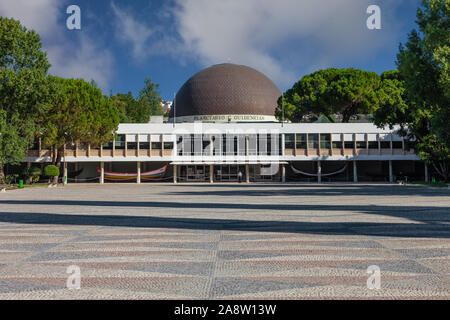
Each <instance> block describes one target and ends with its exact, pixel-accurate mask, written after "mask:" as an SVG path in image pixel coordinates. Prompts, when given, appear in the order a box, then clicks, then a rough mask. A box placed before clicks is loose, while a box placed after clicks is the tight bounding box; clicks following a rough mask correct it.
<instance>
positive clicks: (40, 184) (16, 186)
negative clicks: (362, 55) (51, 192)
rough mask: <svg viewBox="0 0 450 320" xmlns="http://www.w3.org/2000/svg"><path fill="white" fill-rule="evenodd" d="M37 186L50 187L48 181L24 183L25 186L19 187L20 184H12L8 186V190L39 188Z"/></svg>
mask: <svg viewBox="0 0 450 320" xmlns="http://www.w3.org/2000/svg"><path fill="white" fill-rule="evenodd" d="M37 187H48V182H41V183H33V184H24V185H23V188H19V185H18V184H16V185H13V186H10V187H6V190H17V189H25V188H37Z"/></svg>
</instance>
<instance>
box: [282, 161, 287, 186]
mask: <svg viewBox="0 0 450 320" xmlns="http://www.w3.org/2000/svg"><path fill="white" fill-rule="evenodd" d="M281 182H282V183H286V167H285V165H284V164H282V165H281Z"/></svg>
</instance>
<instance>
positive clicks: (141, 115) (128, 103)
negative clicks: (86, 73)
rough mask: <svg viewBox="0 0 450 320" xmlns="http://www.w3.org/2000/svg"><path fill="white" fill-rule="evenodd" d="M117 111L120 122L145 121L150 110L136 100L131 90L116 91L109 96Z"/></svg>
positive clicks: (148, 117) (148, 116) (147, 119)
mask: <svg viewBox="0 0 450 320" xmlns="http://www.w3.org/2000/svg"><path fill="white" fill-rule="evenodd" d="M111 99H112V101H113V103H114V105H115V106H116V107H117V109H118V111H119V117H120V123H147V122H148V121H149V119H150V115H151V110H150V108H149V106H148V105H147V104H145V103H143V102H142V101H141V100H136V99H135V98H134V97H133V95H132V94H131V92H128V93H127V94H123V93H118V94H116V95H115V96H112V97H111Z"/></svg>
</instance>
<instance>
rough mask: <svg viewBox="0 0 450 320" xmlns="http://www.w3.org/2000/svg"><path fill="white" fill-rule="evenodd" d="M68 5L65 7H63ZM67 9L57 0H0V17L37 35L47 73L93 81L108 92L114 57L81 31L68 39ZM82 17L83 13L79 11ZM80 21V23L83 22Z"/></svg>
mask: <svg viewBox="0 0 450 320" xmlns="http://www.w3.org/2000/svg"><path fill="white" fill-rule="evenodd" d="M66 5H68V4H66ZM65 14H66V6H65V5H64V2H62V1H60V0H32V1H30V0H1V2H0V15H2V16H4V17H11V18H14V19H16V20H19V21H20V22H21V23H22V25H24V26H26V27H27V28H28V29H34V30H36V32H38V33H39V35H40V36H41V39H42V43H43V49H44V50H45V51H46V52H47V55H48V59H49V62H50V64H51V65H52V66H51V68H50V70H49V73H51V74H53V75H58V76H61V77H66V78H82V79H85V80H86V81H90V80H92V79H93V80H95V81H96V82H97V84H98V85H99V87H100V88H102V89H103V90H108V88H109V84H110V80H111V78H112V75H113V72H112V66H113V56H112V54H111V52H110V51H109V50H107V49H104V48H102V47H101V45H100V43H101V42H98V41H96V40H97V39H93V38H92V37H90V36H88V35H87V34H86V32H84V31H83V25H82V29H81V31H71V32H76V34H75V37H71V38H70V39H69V37H68V34H67V32H66V25H65V20H64V19H59V18H61V16H64V17H66V16H65ZM82 14H83V11H82ZM82 21H83V20H82Z"/></svg>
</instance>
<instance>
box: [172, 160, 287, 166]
mask: <svg viewBox="0 0 450 320" xmlns="http://www.w3.org/2000/svg"><path fill="white" fill-rule="evenodd" d="M170 164H176V165H204V164H236V165H242V164H262V165H269V164H289V162H286V161H204V162H201V161H193V162H189V161H184V162H183V161H173V162H171V163H170Z"/></svg>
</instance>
